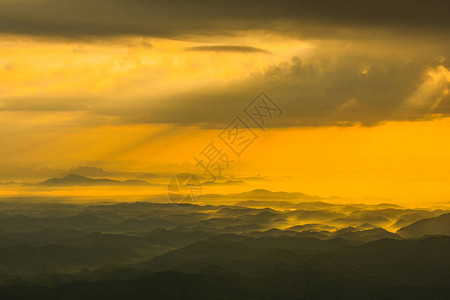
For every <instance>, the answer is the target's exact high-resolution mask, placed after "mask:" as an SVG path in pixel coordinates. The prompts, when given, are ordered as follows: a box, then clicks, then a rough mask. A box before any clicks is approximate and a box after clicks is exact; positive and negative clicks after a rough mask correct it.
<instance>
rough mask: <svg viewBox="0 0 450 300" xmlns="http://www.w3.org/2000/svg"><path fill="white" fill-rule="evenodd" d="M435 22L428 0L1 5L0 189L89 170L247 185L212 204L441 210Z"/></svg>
mask: <svg viewBox="0 0 450 300" xmlns="http://www.w3.org/2000/svg"><path fill="white" fill-rule="evenodd" d="M448 10H449V4H448V3H447V2H446V1H437V0H432V1H426V2H424V1H404V0H400V1H395V2H393V1H385V0H382V1H346V2H344V3H342V2H337V1H286V0H285V1H259V2H258V3H257V4H255V3H254V2H253V1H234V0H233V1H214V2H210V1H203V0H195V1H189V2H187V1H171V2H170V4H169V3H168V2H167V1H142V0H131V1H130V0H128V1H125V0H109V1H105V0H90V1H86V0H81V1H76V2H74V1H60V0H59V1H56V0H41V1H36V0H0V145H1V147H0V182H2V183H3V186H5V187H4V188H3V190H2V191H1V192H0V194H1V195H8V196H10V195H16V194H21V193H23V191H22V190H23V189H26V194H27V195H28V194H30V193H31V194H33V193H37V194H39V193H41V192H42V191H38V190H34V189H33V188H30V187H27V188H24V187H23V186H13V187H11V186H8V187H6V186H7V184H6V183H8V182H21V183H24V182H26V183H31V184H35V183H38V182H41V181H43V180H46V179H48V178H51V177H57V175H61V174H64V173H70V171H71V170H77V168H79V167H92V168H99V169H100V168H101V169H102V170H106V171H105V173H100V174H94V175H93V176H94V177H102V176H103V175H104V176H108V177H111V178H112V177H114V178H118V179H122V180H124V179H136V178H139V176H141V177H142V175H143V174H147V173H152V174H153V173H158V174H161V173H164V174H176V173H182V172H193V173H198V174H199V176H200V175H205V180H211V179H213V180H218V182H220V180H221V178H227V179H228V180H230V178H231V180H233V178H234V179H235V178H241V179H242V178H247V180H245V179H243V181H245V182H246V184H245V185H243V186H239V187H233V186H226V187H225V188H222V189H221V191H223V192H226V191H232V190H235V189H236V190H239V189H241V190H246V189H249V188H253V187H261V188H270V189H271V190H285V191H292V192H293V191H298V192H304V193H308V194H312V195H320V196H332V195H337V196H339V197H347V198H352V199H379V201H402V202H403V203H411V204H412V205H422V206H426V205H431V204H435V203H449V197H450V184H449V183H450V182H449V181H450V178H449V175H448V168H449V167H450V158H449V157H448V153H449V152H450V142H449V140H448V136H449V133H450V119H449V118H448V116H449V113H450V96H449V93H448V88H449V82H450V71H449V61H448V60H449V56H450V47H449V41H450V39H449V38H448V37H449V31H448V28H449V19H448V13H447V12H448ZM262 92H263V94H261V93H262ZM260 97H266V98H264V99H265V100H264V101H265V102H264V101H263V100H261V98H260ZM261 101H263V102H261ZM261 103H265V104H267V103H268V105H269V106H261ZM258 107H259V113H260V114H259V115H255V114H252V112H253V113H254V112H255V111H254V109H258ZM252 116H253V118H254V119H252ZM263 120H264V124H263V126H261V122H262V121H263ZM236 122H237V123H236ZM239 122H240V123H239ZM236 124H238V125H239V124H240V126H241V127H242V129H245V130H246V133H247V136H246V137H243V138H242V139H241V140H240V141H242V143H243V144H242V145H240V146H236V145H238V143H241V142H236V140H234V141H233V143H234V146H236V147H238V148H239V147H240V149H233V145H231V146H230V143H231V142H230V132H231V131H230V129H233V128H235V127H234V126H236ZM235 138H236V136H235ZM239 138H240V137H239ZM211 143H213V145H215V146H216V148H217V147H219V148H220V150H221V152H220V153H221V156H220V157H221V158H226V159H227V160H226V161H225V160H224V159H222V160H221V163H222V166H221V170H220V174H218V173H217V172H218V171H219V170H216V174H214V175H216V176H217V177H218V178H210V179H207V177H208V176H207V175H212V174H210V173H212V172H204V169H203V168H202V166H201V164H199V163H198V162H199V160H200V159H201V158H202V153H203V154H204V152H205V149H209V150H211V149H212V148H211V147H210V148H207V147H208V146H211ZM203 159H206V157H205V156H204V155H203ZM218 166H219V165H218ZM107 172H109V173H107ZM219 175H220V176H219ZM160 177H161V178H160V181H159V183H160V184H161V185H163V183H164V180H166V178H164V179H162V177H164V176H160ZM248 178H254V179H255V178H259V179H263V180H260V181H258V180H254V182H250V181H251V179H248ZM155 180H156V179H155ZM223 180H225V179H223ZM149 181H151V179H149ZM247 181H248V182H247ZM230 185H232V184H230ZM107 192H109V191H105V190H103V191H92V190H91V191H90V193H94V194H95V193H107ZM115 192H117V191H114V192H111V193H115ZM146 192H147V191H141V192H140V193H144V194H145V193H146ZM45 193H56V194H57V195H59V194H64V195H66V194H71V193H74V194H76V192H74V191H67V190H64V191H61V190H59V191H48V190H46V191H45ZM377 201H378V200H377Z"/></svg>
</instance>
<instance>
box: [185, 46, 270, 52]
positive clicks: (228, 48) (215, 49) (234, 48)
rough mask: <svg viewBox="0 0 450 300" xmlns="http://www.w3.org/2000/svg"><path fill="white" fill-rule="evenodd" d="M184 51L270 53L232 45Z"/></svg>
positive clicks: (192, 48) (191, 48)
mask: <svg viewBox="0 0 450 300" xmlns="http://www.w3.org/2000/svg"><path fill="white" fill-rule="evenodd" d="M185 50H186V51H206V52H207V51H211V52H243V53H270V52H269V51H266V50H264V49H260V48H255V47H250V46H232V45H217V46H198V47H188V48H185Z"/></svg>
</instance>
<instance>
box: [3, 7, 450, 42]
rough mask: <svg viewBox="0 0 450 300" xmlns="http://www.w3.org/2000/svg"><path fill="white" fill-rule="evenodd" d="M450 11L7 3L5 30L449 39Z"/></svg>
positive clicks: (57, 33) (52, 33) (48, 33)
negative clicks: (389, 34)
mask: <svg viewBox="0 0 450 300" xmlns="http://www.w3.org/2000/svg"><path fill="white" fill-rule="evenodd" d="M449 6H450V4H449V2H448V1H439V0H430V1H419V0H413V1H411V0H408V1H407V0H398V1H387V0H380V1H361V0H359V1H332V0H327V1H314V0H303V1H298V0H285V1H278V0H266V1H259V2H257V3H255V2H254V1H245V0H244V1H242V0H240V1H238V0H229V1H206V0H191V1H184V0H175V1H163V0H154V1H144V0H78V1H69V0H42V1H31V0H15V1H12V0H2V1H0V32H1V33H16V34H19V33H20V34H29V35H43V36H63V37H76V36H114V35H124V34H130V35H150V36H164V37H175V36H180V35H184V34H187V35H189V34H201V33H205V34H207V33H217V32H219V31H227V30H237V29H239V30H248V29H262V30H281V31H295V32H298V33H302V34H304V35H313V36H314V35H326V34H335V33H336V27H341V26H343V27H355V26H357V27H358V28H359V27H376V28H381V29H388V30H390V29H395V30H397V31H400V32H406V31H410V30H412V31H424V32H431V31H435V32H440V33H445V34H446V32H447V29H448V27H449V18H448V10H449ZM299 25H302V26H299ZM320 26H325V27H326V28H322V29H318V27H320ZM330 28H331V29H332V30H330Z"/></svg>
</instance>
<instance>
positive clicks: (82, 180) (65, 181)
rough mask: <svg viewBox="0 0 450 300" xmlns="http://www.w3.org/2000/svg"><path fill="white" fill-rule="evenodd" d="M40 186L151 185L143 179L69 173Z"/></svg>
mask: <svg viewBox="0 0 450 300" xmlns="http://www.w3.org/2000/svg"><path fill="white" fill-rule="evenodd" d="M38 185H40V186H114V185H116V186H120V185H127V186H130V185H137V186H139V185H141V186H142V185H151V184H150V183H148V182H146V181H143V180H125V181H119V180H113V179H107V178H100V179H94V178H89V177H86V176H82V175H76V174H69V175H67V176H65V177H63V178H51V179H48V180H46V181H44V182H41V183H39V184H38Z"/></svg>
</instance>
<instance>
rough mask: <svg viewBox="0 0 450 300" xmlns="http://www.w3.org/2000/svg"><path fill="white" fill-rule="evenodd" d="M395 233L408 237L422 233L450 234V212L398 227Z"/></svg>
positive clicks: (419, 235)
mask: <svg viewBox="0 0 450 300" xmlns="http://www.w3.org/2000/svg"><path fill="white" fill-rule="evenodd" d="M397 233H398V234H400V235H402V236H404V237H408V238H416V237H421V236H424V235H450V213H448V214H443V215H441V216H439V217H435V218H429V219H423V220H420V221H417V222H415V223H413V224H411V225H408V226H405V227H403V228H401V229H399V230H398V231H397Z"/></svg>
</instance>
